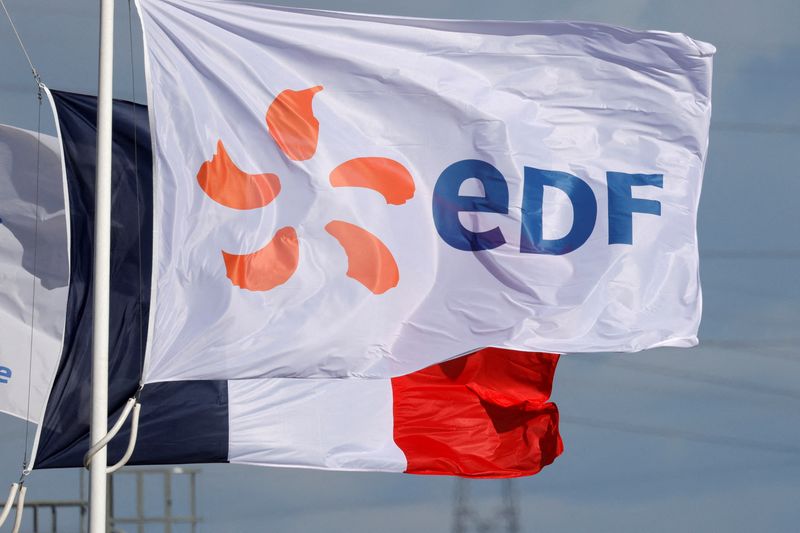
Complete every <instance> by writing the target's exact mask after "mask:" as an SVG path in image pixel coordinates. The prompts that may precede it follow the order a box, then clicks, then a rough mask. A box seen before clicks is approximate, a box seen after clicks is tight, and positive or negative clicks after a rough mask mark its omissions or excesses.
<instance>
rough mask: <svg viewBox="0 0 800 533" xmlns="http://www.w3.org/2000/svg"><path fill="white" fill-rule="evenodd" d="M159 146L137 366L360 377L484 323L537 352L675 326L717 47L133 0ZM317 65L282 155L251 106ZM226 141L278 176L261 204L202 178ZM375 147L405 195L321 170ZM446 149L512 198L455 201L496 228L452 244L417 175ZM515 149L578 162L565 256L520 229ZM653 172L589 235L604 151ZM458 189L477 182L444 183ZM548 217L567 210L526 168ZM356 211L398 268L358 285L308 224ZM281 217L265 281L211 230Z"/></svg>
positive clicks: (525, 159) (689, 337)
mask: <svg viewBox="0 0 800 533" xmlns="http://www.w3.org/2000/svg"><path fill="white" fill-rule="evenodd" d="M139 7H140V12H141V16H142V20H143V25H144V30H145V42H146V62H147V65H148V68H147V70H148V89H149V102H150V112H151V128H152V134H153V139H154V148H155V156H154V157H155V188H156V202H155V210H156V218H157V219H156V235H155V242H154V246H155V254H156V259H155V265H154V272H155V273H154V285H153V307H152V309H153V315H152V317H151V320H152V327H151V330H150V333H151V342H150V346H149V353H148V358H147V371H146V381H147V382H155V381H167V380H183V379H233V378H258V377H332V376H336V377H347V376H355V377H369V378H380V377H386V376H395V375H401V374H404V373H408V372H411V371H414V370H417V369H420V368H423V367H425V366H428V365H430V364H433V363H436V362H440V361H442V360H446V359H449V358H452V357H454V356H457V355H459V354H463V353H467V352H470V351H473V350H475V349H478V348H481V347H485V346H497V347H505V348H513V349H521V350H537V351H546V352H596V351H637V350H642V349H646V348H652V347H656V346H685V347H688V346H693V345H695V344H696V343H697V337H696V335H697V330H698V326H699V322H700V314H701V292H700V284H699V275H698V253H697V239H696V228H695V224H696V214H697V205H698V200H699V195H700V188H701V182H702V174H703V167H704V162H705V156H706V151H707V143H708V129H709V121H710V113H711V102H710V90H711V62H712V55H713V53H714V47H713V46H711V45H709V44H706V43H702V42H698V41H694V40H692V39H690V38H689V37H686V36H685V35H682V34H672V33H665V32H638V31H631V30H627V29H622V28H615V27H611V26H605V25H599V24H586V23H569V22H530V23H527V22H478V21H435V20H418V19H404V18H392V17H382V16H367V15H351V14H340V13H331V12H318V11H312V10H292V9H283V8H280V9H279V8H269V7H265V6H263V5H256V4H247V3H239V2H221V1H205V0H140V1H139ZM316 85H321V86H323V87H324V89H323V90H322V91H321V92H319V93H318V94H316V95H315V96H314V100H313V109H314V114H315V116H316V117H317V119H318V120H319V122H320V132H319V144H318V147H317V151H316V154H315V156H314V157H313V158H311V159H309V160H307V161H291V160H289V159H287V158H286V157H285V156H284V155H283V154H282V153H281V151H280V150H279V149H278V147H277V145H276V144H275V142H273V140H272V138H271V137H270V135H269V132H268V130H267V125H266V122H265V113H266V111H267V108H268V106H269V105H270V103H271V102H272V100H273V99H274V98H275V97H276V96H277V95H278V94H279V93H281V92H282V91H284V90H286V89H291V90H302V89H307V88H309V87H313V86H316ZM219 140H222V141H223V142H224V144H225V147H226V149H227V150H228V153H229V154H230V156H231V158H232V159H233V161H235V162H236V164H237V165H238V166H239V167H240V168H241V169H243V170H245V171H247V172H251V173H267V172H269V173H275V174H277V175H278V176H279V177H280V180H281V188H282V190H281V193H280V194H279V195H278V197H277V198H276V199H275V201H273V202H272V203H271V204H269V205H268V206H266V207H264V208H261V209H252V210H246V211H242V210H235V209H230V208H227V207H225V206H223V205H220V204H218V203H215V202H214V201H213V200H211V199H210V198H209V197H208V196H207V195H205V193H204V192H203V190H202V189H201V188H200V187H199V186H198V182H197V179H196V176H197V173H198V170H199V169H200V167H201V165H202V164H203V162H205V161H207V160H209V159H211V157H212V156H213V154H214V150H215V147H216V145H217V142H218V141H219ZM362 156H375V157H388V158H392V159H394V160H396V161H398V162H400V163H401V164H402V165H404V166H405V167H406V168H407V169H408V170H409V171H410V173H411V175H412V176H413V178H414V181H415V186H416V191H415V194H414V197H413V198H412V199H411V200H409V201H407V202H406V203H405V204H403V205H387V204H386V203H385V202H384V201H383V198H381V196H380V195H378V194H376V193H375V192H374V191H371V190H367V189H352V188H351V189H346V188H332V187H331V186H330V184H329V181H328V177H329V174H330V172H331V170H333V169H334V168H335V167H337V166H338V165H339V164H340V163H342V162H344V161H346V160H348V159H351V158H355V157H362ZM464 159H479V160H483V161H486V162H488V163H491V164H492V165H494V166H495V167H496V168H497V169H498V170H499V171H500V172H501V173H502V174H503V175H504V177H505V180H506V182H507V185H508V191H509V208H508V214H507V215H502V214H498V213H461V214H460V215H458V216H459V219H460V221H461V223H462V224H463V225H464V226H465V227H466V228H468V229H471V230H474V231H486V230H490V229H492V228H494V227H499V228H500V229H501V231H502V233H503V235H504V237H505V240H506V243H505V244H503V245H502V246H500V247H497V248H495V249H492V250H483V251H476V252H472V251H463V250H458V249H455V248H453V247H452V246H450V245H448V244H447V243H446V242H445V241H444V240H443V239H442V238H441V237H440V235H439V233H438V232H437V229H436V226H435V224H434V217H433V214H432V207H431V206H432V194H433V189H434V186H435V184H436V182H437V179H438V178H439V176H440V174H441V173H442V171H443V170H444V169H445V168H447V167H448V166H449V165H451V164H452V163H455V162H457V161H460V160H464ZM525 167H534V168H539V169H546V170H554V171H560V172H566V173H570V174H573V175H575V176H577V177H579V178H580V179H582V180H583V181H585V182H586V183H588V184H589V186H590V187H591V190H592V192H593V194H594V196H595V198H596V200H597V217H596V223H595V225H594V229H593V232H592V233H591V236H590V237H589V238H588V240H587V241H586V242H585V243H584V244H583V245H582V246H580V247H579V248H577V249H576V250H574V251H572V252H570V253H566V254H564V255H541V254H532V253H521V252H520V231H521V230H520V220H521V217H522V194H523V174H524V170H523V169H524V168H525ZM609 171H612V172H624V173H631V174H633V173H641V174H663V188H662V189H659V188H656V187H652V186H645V187H633V188H632V191H633V193H632V194H633V197H636V198H651V199H654V200H658V201H659V202H660V204H661V216H654V215H651V214H640V213H635V214H633V216H632V217H633V244H632V245H628V244H609V227H608V190H607V183H606V173H607V172H609ZM460 194H461V195H467V194H473V195H481V194H482V191H481V190H480V188H476V187H474V183H470V182H467V183H464V186H463V187H462V190H461V193H460ZM543 213H544V215H543V217H544V218H543V220H544V224H543V226H544V236H545V238H550V239H555V238H558V237H561V236H563V235H564V233H566V232H567V231H568V229H569V228H570V227H571V225H572V221H573V213H572V206H571V204H570V202H569V200H568V198H567V196H566V195H565V194H563V193H562V192H560V191H558V190H556V189H553V188H550V187H545V194H544V207H543ZM334 219H338V220H345V221H348V222H352V223H355V224H358V225H360V226H362V227H363V228H365V229H367V230H368V231H370V232H372V233H373V234H375V235H376V236H378V237H379V238H380V239H381V240H382V241H383V242H384V243H385V244H386V245H387V246H388V248H389V249H390V250H391V252H392V253H393V255H394V257H395V259H396V261H397V264H398V267H399V271H400V281H399V285H398V286H397V287H395V288H393V289H391V290H389V291H387V292H385V293H384V294H381V295H375V294H372V293H371V292H370V291H368V290H366V289H365V288H364V287H363V286H362V285H360V284H359V283H357V282H356V281H354V280H353V279H352V278H350V277H348V276H346V275H345V272H346V271H347V259H346V257H345V254H344V252H343V251H342V249H341V248H340V247H339V245H338V243H337V242H336V240H334V239H333V238H332V237H331V236H330V235H328V234H327V233H326V231H325V230H324V227H325V225H326V224H327V223H328V222H329V221H331V220H334ZM286 226H291V227H293V228H295V230H296V231H297V235H298V238H299V242H300V257H299V266H298V268H297V271H296V272H295V273H294V275H293V276H292V277H291V278H290V279H289V280H288V281H287V282H286V283H284V284H283V285H280V286H278V287H276V288H274V289H272V290H269V291H264V292H257V291H249V290H243V289H240V288H239V287H236V286H234V285H232V283H231V281H230V280H229V279H228V278H227V277H226V270H225V264H224V262H223V260H222V256H221V251H222V250H224V251H226V252H229V253H236V254H244V253H250V252H254V251H256V250H258V249H260V248H261V247H263V246H264V245H265V244H266V243H267V242H269V241H270V239H271V238H272V236H273V235H274V234H275V232H276V231H277V230H278V229H279V228H282V227H286Z"/></svg>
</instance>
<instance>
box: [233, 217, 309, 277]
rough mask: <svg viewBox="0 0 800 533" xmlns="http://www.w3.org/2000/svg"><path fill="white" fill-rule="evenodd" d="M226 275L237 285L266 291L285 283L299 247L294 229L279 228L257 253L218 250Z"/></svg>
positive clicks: (294, 266)
mask: <svg viewBox="0 0 800 533" xmlns="http://www.w3.org/2000/svg"><path fill="white" fill-rule="evenodd" d="M222 257H223V259H224V260H225V268H226V270H227V271H228V277H229V278H230V280H231V281H232V282H233V284H234V285H236V286H237V287H241V288H243V289H248V290H251V291H268V290H270V289H274V288H275V287H277V286H278V285H282V284H284V283H286V281H287V280H288V279H289V278H290V277H292V274H294V271H295V270H297V262H298V260H299V258H300V247H299V245H298V243H297V233H296V232H295V231H294V228H290V227H286V228H281V229H279V230H278V231H277V233H275V236H274V237H273V238H272V240H271V241H269V243H268V244H267V245H266V246H265V247H263V248H262V249H260V250H259V251H257V252H254V253H252V254H246V255H234V254H229V253H227V252H222Z"/></svg>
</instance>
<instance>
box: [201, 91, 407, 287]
mask: <svg viewBox="0 0 800 533" xmlns="http://www.w3.org/2000/svg"><path fill="white" fill-rule="evenodd" d="M321 90H322V86H317V87H312V88H310V89H306V90H303V91H292V90H286V91H283V92H282V93H280V94H279V95H278V96H277V97H276V98H275V100H274V101H273V102H272V104H270V106H269V109H268V110H267V117H266V120H267V128H268V130H269V134H270V136H271V137H272V140H273V141H275V144H277V145H278V147H279V148H280V150H281V151H282V152H283V154H284V155H285V156H286V157H287V158H289V159H291V160H292V161H305V160H308V159H311V158H312V157H313V156H314V154H315V153H316V151H317V141H318V138H319V121H318V120H317V118H316V117H315V116H314V112H313V109H312V105H311V102H312V99H313V98H314V95H315V94H316V93H318V92H320V91H321ZM329 182H330V184H331V186H333V187H363V188H367V189H372V190H374V191H376V192H378V193H380V194H381V195H382V196H383V198H384V199H385V200H386V203H387V204H393V205H401V204H404V203H405V202H406V201H407V200H410V199H411V198H413V197H414V191H415V187H414V179H413V178H412V177H411V174H410V173H409V172H408V170H406V168H405V167H404V166H403V165H401V164H400V163H398V162H397V161H394V160H393V159H387V158H384V157H358V158H355V159H351V160H349V161H345V162H344V163H342V164H341V165H339V166H337V167H336V168H335V169H333V170H332V171H331V172H330V175H329ZM197 183H198V184H199V185H200V188H202V189H203V191H204V192H205V193H206V194H207V195H208V196H209V197H210V198H211V199H212V200H214V201H215V202H217V203H219V204H222V205H224V206H225V207H229V208H231V209H241V210H246V209H260V208H262V207H265V206H267V205H268V204H269V203H270V202H272V201H273V200H274V199H275V198H276V197H277V196H278V195H279V194H280V192H281V181H280V178H278V176H277V175H275V174H269V173H266V174H249V173H247V172H244V171H243V170H241V169H240V168H239V167H238V166H236V164H235V163H234V162H233V161H232V160H231V158H230V156H229V155H228V153H227V152H226V151H225V146H224V145H223V144H222V141H221V140H220V141H218V142H217V151H216V153H215V154H214V156H213V157H212V158H211V160H209V161H206V162H205V163H203V164H202V166H201V167H200V170H199V171H198V172H197ZM325 230H326V231H327V232H328V233H329V234H330V235H331V236H332V237H333V238H335V239H336V240H337V241H338V242H339V244H340V245H341V246H342V248H343V249H344V252H345V254H346V255H347V264H348V268H347V275H348V276H349V277H351V278H353V279H354V280H356V281H358V282H359V283H361V284H362V285H363V286H364V287H366V288H367V289H369V290H370V291H371V292H373V293H374V294H383V293H384V292H386V291H388V290H389V289H391V288H393V287H396V286H397V284H398V282H399V281H400V271H399V269H398V268H397V262H396V261H395V259H394V256H393V255H392V252H391V251H390V250H389V248H388V247H387V246H386V245H385V244H384V243H383V242H382V241H381V240H380V239H379V238H378V237H376V236H375V235H373V234H372V233H370V232H369V231H367V230H365V229H364V228H362V227H360V226H356V225H355V224H350V223H349V222H345V221H343V220H332V221H330V222H329V223H328V224H327V225H326V226H325ZM222 258H223V260H224V262H225V268H226V270H227V275H228V278H229V279H230V280H231V282H232V283H233V284H234V285H236V286H237V287H241V288H242V289H248V290H251V291H268V290H270V289H273V288H275V287H277V286H278V285H281V284H283V283H286V281H288V280H289V278H290V277H292V274H294V272H295V271H296V270H297V265H298V264H299V261H300V245H299V241H298V238H297V232H296V231H295V229H294V228H292V227H290V226H287V227H284V228H281V229H279V230H278V231H277V232H275V235H274V236H273V237H272V240H270V242H269V243H267V245H266V246H264V247H263V248H261V249H260V250H257V251H255V252H253V253H249V254H244V255H235V254H230V253H227V252H225V251H223V252H222Z"/></svg>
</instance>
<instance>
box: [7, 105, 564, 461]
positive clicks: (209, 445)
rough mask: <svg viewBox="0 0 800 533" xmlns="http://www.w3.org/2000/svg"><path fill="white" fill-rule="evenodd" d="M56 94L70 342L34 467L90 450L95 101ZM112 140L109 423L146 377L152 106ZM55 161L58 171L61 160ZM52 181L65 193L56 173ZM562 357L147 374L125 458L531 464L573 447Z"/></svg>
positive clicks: (117, 120) (122, 439)
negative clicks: (250, 375)
mask: <svg viewBox="0 0 800 533" xmlns="http://www.w3.org/2000/svg"><path fill="white" fill-rule="evenodd" d="M50 95H51V99H52V102H53V105H54V110H55V112H56V116H57V121H58V130H59V135H60V140H61V150H59V148H58V146H56V145H55V143H51V144H52V145H53V146H51V147H50V149H49V151H48V154H49V153H50V152H53V154H52V156H53V157H52V159H54V160H56V161H57V160H58V159H59V157H61V156H62V153H60V152H61V151H62V150H63V166H64V176H63V178H64V180H65V184H66V187H65V190H66V192H67V201H66V204H65V206H64V207H66V209H65V210H64V211H65V212H66V213H68V217H67V218H68V223H67V230H66V231H68V232H69V233H70V235H71V238H70V239H69V247H70V249H69V257H70V269H69V283H68V286H69V294H68V297H67V298H66V312H65V316H66V318H65V321H64V326H63V343H62V344H61V346H60V354H59V353H54V354H52V355H53V357H52V358H51V359H53V360H54V361H58V369H57V371H56V373H55V378H54V380H53V382H52V384H50V383H46V382H45V383H43V384H42V386H40V387H36V389H35V390H40V389H42V390H44V391H48V388H49V394H48V393H46V392H45V393H42V395H43V397H42V398H41V403H43V404H46V409H45V410H44V414H43V416H42V419H41V421H40V422H41V423H40V430H39V436H38V440H37V445H36V446H37V450H36V452H37V455H36V459H35V467H36V468H61V467H78V466H80V465H81V464H82V460H83V455H84V454H85V452H86V450H87V449H88V447H89V419H90V417H89V413H90V404H89V395H88V390H87V376H88V375H90V366H91V352H90V344H89V339H90V334H89V332H90V328H91V315H92V310H91V298H90V287H91V261H90V259H89V258H91V255H92V242H91V239H90V238H89V236H90V235H91V231H90V228H92V226H93V213H92V209H91V206H93V205H94V201H93V196H94V192H93V189H94V168H93V165H94V161H95V156H94V153H95V138H96V129H95V117H96V99H95V98H94V97H92V96H84V95H78V94H72V93H67V92H62V91H52V92H51V93H50ZM114 139H115V140H114V162H115V164H114V173H113V203H114V205H113V208H112V218H113V221H112V227H113V239H114V242H115V246H114V247H113V250H112V287H111V303H112V305H111V331H112V332H113V335H112V336H111V339H112V341H111V342H112V345H111V351H110V367H111V372H110V409H109V412H110V415H109V422H110V423H113V422H114V421H115V420H116V418H117V417H118V416H119V413H120V412H121V411H122V409H123V406H124V405H125V402H126V400H127V399H128V398H129V397H131V396H132V395H134V394H135V392H136V390H137V388H138V387H139V380H140V373H141V365H142V362H143V358H144V351H145V344H146V338H147V328H148V319H149V312H150V311H149V310H150V301H149V295H150V268H151V267H150V265H151V262H152V257H151V248H152V245H151V237H150V236H151V234H152V212H153V207H152V164H151V152H150V150H151V148H150V133H149V123H148V116H147V108H146V107H145V106H142V105H138V104H133V103H131V102H124V101H116V102H115V104H114ZM33 140H35V139H34V137H32V136H31V137H30V139H29V143H28V144H31V143H32V142H33ZM17 144H18V143H17ZM48 146H50V145H48ZM17 149H18V148H17ZM52 167H53V168H52V169H51V170H49V172H50V173H56V172H58V170H59V169H60V166H58V165H55V164H54V165H52ZM46 183H49V184H50V185H48V186H49V187H51V188H53V189H54V190H55V193H54V194H56V196H57V195H58V189H59V188H60V187H61V183H60V177H59V176H57V175H56V176H54V178H53V179H51V180H49V181H46ZM64 246H66V244H64ZM61 313H64V311H63V309H62V310H61ZM49 349H50V351H54V350H56V347H55V346H50V347H49ZM59 355H60V359H59ZM558 357H559V356H558V355H555V354H548V353H535V352H521V351H513V350H501V349H495V348H487V349H484V350H481V351H478V352H475V353H472V354H470V355H466V356H462V357H459V358H456V359H452V360H450V361H448V362H445V363H442V364H438V365H434V366H430V367H428V368H425V369H423V370H420V371H417V372H413V373H411V374H407V375H403V376H400V377H395V378H391V379H388V378H387V379H352V378H351V379H297V378H264V379H240V380H229V381H225V380H217V381H213V380H189V381H168V382H158V383H149V384H147V385H145V386H144V388H143V389H142V390H141V393H140V400H141V404H142V414H141V419H140V422H139V436H138V439H137V446H136V449H135V452H134V455H133V458H132V460H131V462H130V464H165V463H170V464H172V463H178V464H180V463H211V462H230V463H242V464H255V465H268V466H285V467H306V468H321V469H330V470H355V471H389V472H408V473H414V474H434V475H437V474H438V475H458V476H465V477H515V476H523V475H531V474H535V473H536V472H538V471H539V470H541V469H542V468H543V467H544V466H546V465H548V464H550V463H552V462H553V461H554V460H555V458H556V457H557V456H558V455H559V454H560V453H561V451H562V449H563V447H562V443H561V438H560V436H559V432H558V410H557V408H556V405H555V404H553V403H551V402H549V397H550V392H551V388H552V383H553V377H554V373H555V369H556V364H557V362H558ZM0 407H2V406H0ZM129 431H130V429H129V425H127V424H126V426H125V427H124V429H123V430H122V431H121V432H120V434H119V435H118V436H117V437H116V438H115V439H114V440H113V441H112V442H111V445H110V446H111V450H110V456H109V457H110V461H112V462H113V461H115V460H116V459H118V458H119V457H120V456H121V455H122V454H123V452H124V449H125V447H126V445H127V442H128V436H129Z"/></svg>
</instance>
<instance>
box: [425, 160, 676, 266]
mask: <svg viewBox="0 0 800 533" xmlns="http://www.w3.org/2000/svg"><path fill="white" fill-rule="evenodd" d="M470 178H475V179H477V180H479V181H480V182H481V184H482V185H483V189H484V196H482V197H475V196H461V195H459V190H460V188H461V184H462V183H464V182H465V181H466V180H468V179H470ZM606 178H607V182H608V243H609V244H633V213H646V214H651V215H657V216H660V215H661V203H660V202H658V201H657V200H648V199H642V198H634V197H633V194H632V192H631V188H632V187H639V186H645V185H652V186H654V187H658V188H663V185H664V176H663V175H662V174H626V173H624V172H607V173H606ZM545 187H554V188H557V189H559V190H561V191H562V192H564V193H565V194H566V195H567V197H568V198H569V201H570V203H571V204H572V211H573V218H572V227H571V228H570V230H569V232H568V233H567V234H566V235H565V236H563V237H561V238H559V239H545V238H544V236H543V230H542V217H543V203H544V188H545ZM508 198H509V196H508V184H507V183H506V180H505V178H504V177H503V174H502V173H500V171H499V170H497V168H495V167H494V166H492V165H491V164H489V163H487V162H485V161H480V160H477V159H465V160H463V161H458V162H457V163H453V164H452V165H450V166H449V167H447V168H446V169H445V170H444V172H442V174H441V175H440V176H439V179H438V181H437V182H436V186H435V187H434V189H433V221H434V223H435V225H436V230H437V231H438V232H439V235H440V236H441V237H442V239H443V240H444V241H445V242H446V243H447V244H449V245H450V246H452V247H453V248H456V249H458V250H465V251H478V250H491V249H493V248H497V247H498V246H500V245H502V244H504V243H505V242H506V240H505V237H504V236H503V233H502V231H501V230H500V228H499V227H495V228H493V229H491V230H488V231H482V232H474V231H471V230H468V229H467V228H465V227H464V226H463V225H462V224H461V222H460V220H459V218H458V214H459V213H461V212H487V213H500V214H508ZM596 221H597V199H596V198H595V195H594V192H592V188H591V187H590V186H589V184H588V183H586V182H585V181H583V180H582V179H580V178H579V177H578V176H574V175H572V174H568V173H566V172H558V171H555V170H541V169H538V168H533V167H525V176H524V183H523V190H522V221H521V235H520V252H522V253H530V254H548V255H563V254H567V253H569V252H572V251H574V250H576V249H578V248H580V247H581V246H582V245H583V244H584V243H585V242H586V241H587V240H588V239H589V237H590V236H591V234H592V232H593V231H594V227H595V223H596Z"/></svg>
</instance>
